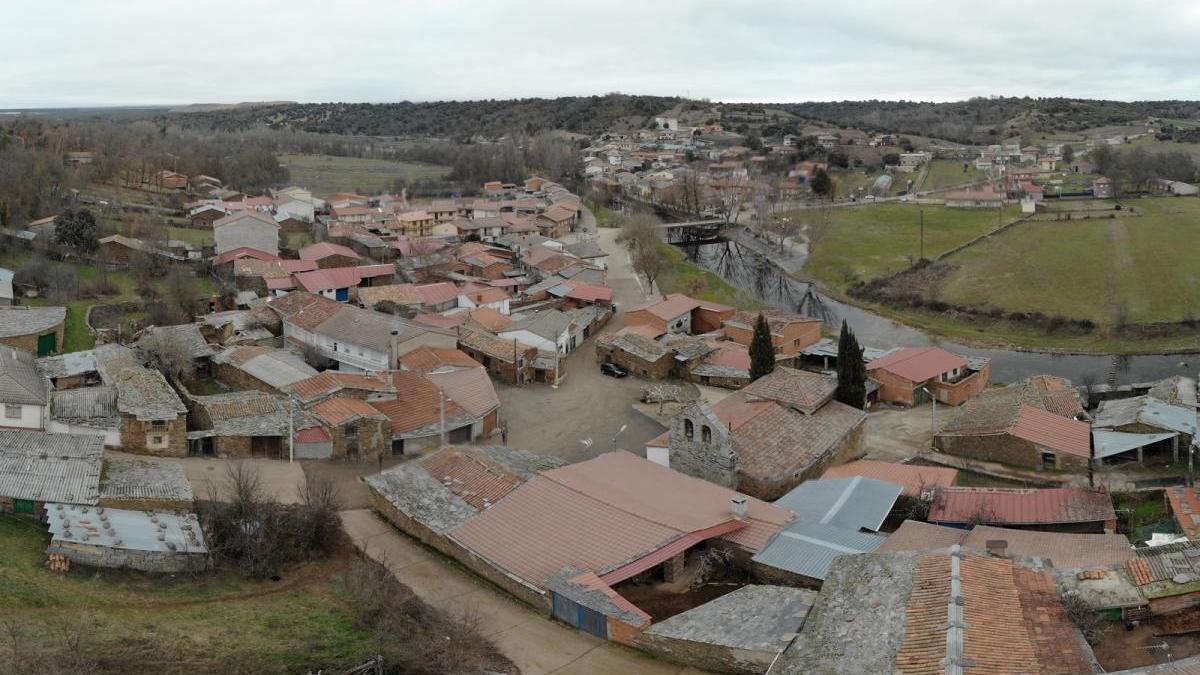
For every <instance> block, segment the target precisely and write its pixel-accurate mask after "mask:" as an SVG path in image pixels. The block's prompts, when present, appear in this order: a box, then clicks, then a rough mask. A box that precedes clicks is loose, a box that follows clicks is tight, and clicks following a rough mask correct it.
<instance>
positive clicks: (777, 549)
mask: <svg viewBox="0 0 1200 675" xmlns="http://www.w3.org/2000/svg"><path fill="white" fill-rule="evenodd" d="M885 541H887V538H886V537H883V536H881V535H878V534H869V533H865V532H856V531H854V530H849V529H846V528H843V527H835V526H832V525H825V524H821V523H810V522H794V523H791V524H790V525H788V526H787V527H785V528H783V530H781V531H780V532H779V534H778V535H777V536H776V537H775V539H773V540H772V541H771V543H770V544H768V545H767V547H766V548H765V549H763V550H762V551H760V552H759V553H758V554H757V555H755V556H754V562H756V563H762V564H763V565H770V566H771V567H775V568H778V569H781V570H786V571H788V572H791V573H793V574H800V575H803V576H806V577H809V578H811V579H824V578H825V575H826V573H828V572H829V566H830V565H832V564H833V559H834V558H836V557H838V556H839V555H849V554H854V553H869V552H871V551H874V550H875V549H877V548H879V547H880V546H882V545H883V542H885Z"/></svg>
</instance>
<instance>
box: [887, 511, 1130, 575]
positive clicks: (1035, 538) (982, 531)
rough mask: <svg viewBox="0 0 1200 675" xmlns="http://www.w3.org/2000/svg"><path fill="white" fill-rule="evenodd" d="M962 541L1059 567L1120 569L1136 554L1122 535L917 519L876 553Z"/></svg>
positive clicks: (939, 546)
mask: <svg viewBox="0 0 1200 675" xmlns="http://www.w3.org/2000/svg"><path fill="white" fill-rule="evenodd" d="M955 544H961V545H962V547H963V548H966V549H971V550H973V551H979V552H981V553H982V552H985V551H986V552H988V553H991V554H992V555H995V556H999V557H1024V558H1038V559H1040V560H1042V561H1043V562H1045V563H1046V564H1048V565H1052V566H1054V567H1057V568H1061V569H1082V568H1095V567H1119V566H1121V565H1123V564H1125V562H1126V561H1128V560H1132V559H1133V558H1134V557H1135V553H1134V550H1133V546H1132V545H1130V543H1129V539H1128V538H1127V537H1126V536H1125V535H1123V534H1077V533H1070V532H1038V531H1036V530H1018V529H1013V528H1007V527H992V526H990V525H976V526H975V527H973V528H971V529H969V530H962V529H959V528H957V527H945V526H942V525H931V524H929V523H923V522H921V521H919V520H906V521H904V522H903V523H901V524H900V527H899V529H897V530H896V531H895V532H893V533H892V534H890V535H888V540H887V542H886V543H884V545H883V546H880V547H879V549H878V550H879V551H881V552H885V551H933V550H938V549H945V548H949V547H950V546H954V545H955Z"/></svg>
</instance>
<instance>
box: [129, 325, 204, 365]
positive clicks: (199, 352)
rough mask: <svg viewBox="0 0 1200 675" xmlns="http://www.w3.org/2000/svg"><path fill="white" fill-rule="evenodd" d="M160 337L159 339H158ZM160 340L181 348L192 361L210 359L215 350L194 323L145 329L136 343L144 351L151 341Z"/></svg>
mask: <svg viewBox="0 0 1200 675" xmlns="http://www.w3.org/2000/svg"><path fill="white" fill-rule="evenodd" d="M158 336H161V337H158ZM154 339H162V340H166V341H167V342H170V343H174V344H177V345H179V346H181V347H182V348H183V349H184V350H185V351H186V352H187V354H188V356H190V357H192V358H193V359H205V358H209V357H211V356H212V355H213V354H214V353H215V350H214V349H213V348H212V346H211V345H209V344H208V341H207V340H205V339H204V336H203V335H201V334H200V326H199V325H197V324H194V323H184V324H179V325H176V326H151V327H149V328H147V329H146V331H145V333H143V334H142V336H141V337H140V338H138V341H137V343H136V344H137V347H138V348H139V349H146V348H147V347H148V346H149V345H150V344H152V342H151V340H154Z"/></svg>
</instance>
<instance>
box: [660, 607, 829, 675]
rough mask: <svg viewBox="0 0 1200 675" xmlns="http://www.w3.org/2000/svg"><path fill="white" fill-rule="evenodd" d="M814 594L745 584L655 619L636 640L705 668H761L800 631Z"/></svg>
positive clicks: (747, 670) (664, 654)
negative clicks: (680, 612) (681, 611)
mask: <svg viewBox="0 0 1200 675" xmlns="http://www.w3.org/2000/svg"><path fill="white" fill-rule="evenodd" d="M816 596H817V594H816V593H815V592H813V591H810V590H805V589H800V588H788V587H786V586H757V585H751V586H743V587H742V588H739V589H737V590H736V591H733V592H732V593H727V594H725V595H722V596H721V597H719V598H717V599H716V600H711V601H709V602H706V603H704V604H703V605H700V606H699V607H696V608H695V609H689V610H688V611H686V612H684V613H682V614H676V615H675V616H672V617H670V618H668V619H666V620H665V621H660V622H658V623H656V624H654V625H653V626H651V627H650V628H648V629H647V630H645V631H643V632H642V634H641V635H639V636H638V637H637V640H636V642H637V645H638V646H639V647H641V648H642V649H645V650H646V651H648V652H650V653H652V654H656V655H658V656H662V657H664V658H667V659H670V660H672V661H676V662H678V663H683V664H687V665H689V666H692V667H694V668H699V669H701V670H704V671H707V672H720V673H746V674H747V675H749V674H751V673H755V674H757V673H763V672H766V670H767V668H768V667H770V665H771V663H772V662H773V661H774V660H775V659H776V657H778V656H779V654H780V653H781V652H783V650H784V648H786V647H787V646H788V644H789V643H790V642H791V641H792V639H793V638H794V637H795V635H796V634H797V633H799V632H800V628H801V626H803V625H804V620H805V619H806V618H807V617H808V612H809V610H811V609H812V604H813V602H814V601H815V600H816Z"/></svg>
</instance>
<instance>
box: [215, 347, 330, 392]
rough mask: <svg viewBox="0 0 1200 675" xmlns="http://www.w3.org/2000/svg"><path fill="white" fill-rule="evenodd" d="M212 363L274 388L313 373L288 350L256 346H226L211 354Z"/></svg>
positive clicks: (298, 357)
mask: <svg viewBox="0 0 1200 675" xmlns="http://www.w3.org/2000/svg"><path fill="white" fill-rule="evenodd" d="M213 363H227V364H229V365H231V366H233V367H234V368H237V369H238V370H241V371H243V372H245V373H246V374H248V375H251V376H253V377H255V378H256V379H258V380H260V381H262V382H264V383H266V384H267V385H269V386H271V387H274V388H276V389H284V388H285V387H288V386H289V385H292V384H295V383H297V382H299V381H301V380H304V379H306V378H309V377H312V376H313V375H316V374H317V371H316V370H315V369H314V368H313V367H312V366H310V365H308V364H307V363H305V361H304V357H303V356H301V355H299V354H297V353H295V352H293V351H291V350H288V349H274V348H272V347H261V346H257V345H243V346H239V347H230V348H228V349H226V350H225V351H223V352H221V353H220V354H217V355H216V356H215V357H213Z"/></svg>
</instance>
